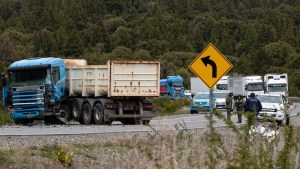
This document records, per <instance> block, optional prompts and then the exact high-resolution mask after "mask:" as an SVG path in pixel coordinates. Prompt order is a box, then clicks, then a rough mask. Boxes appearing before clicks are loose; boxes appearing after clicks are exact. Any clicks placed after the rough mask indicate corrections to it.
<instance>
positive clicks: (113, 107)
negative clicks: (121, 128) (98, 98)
mask: <svg viewBox="0 0 300 169" xmlns="http://www.w3.org/2000/svg"><path fill="white" fill-rule="evenodd" d="M105 108H106V109H113V110H116V109H117V108H118V105H117V104H115V103H106V104H105Z"/></svg>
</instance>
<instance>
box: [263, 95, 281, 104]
mask: <svg viewBox="0 0 300 169" xmlns="http://www.w3.org/2000/svg"><path fill="white" fill-rule="evenodd" d="M258 99H259V100H260V102H262V103H279V104H281V103H282V97H281V96H259V97H258Z"/></svg>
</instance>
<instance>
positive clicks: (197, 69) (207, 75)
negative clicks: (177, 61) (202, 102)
mask: <svg viewBox="0 0 300 169" xmlns="http://www.w3.org/2000/svg"><path fill="white" fill-rule="evenodd" d="M232 67H233V65H232V64H231V63H230V62H229V61H228V60H227V59H226V58H225V57H224V56H223V55H222V53H221V52H220V51H219V50H218V49H217V48H216V47H215V46H214V45H213V44H212V43H210V44H208V46H207V47H206V48H205V49H204V50H203V51H202V52H201V53H200V54H199V55H198V56H197V57H196V59H195V60H194V61H193V62H192V63H191V64H190V65H189V68H190V69H191V70H192V72H194V74H195V75H196V76H198V77H199V78H200V79H201V80H202V81H203V82H204V83H205V84H206V85H207V87H208V88H210V89H209V94H210V103H209V107H210V114H212V110H213V105H212V100H213V94H212V92H213V87H214V85H215V84H216V83H217V82H218V81H219V80H220V79H221V78H222V77H223V76H224V75H225V74H226V73H227V72H228V71H229V70H230V69H231V68H232Z"/></svg>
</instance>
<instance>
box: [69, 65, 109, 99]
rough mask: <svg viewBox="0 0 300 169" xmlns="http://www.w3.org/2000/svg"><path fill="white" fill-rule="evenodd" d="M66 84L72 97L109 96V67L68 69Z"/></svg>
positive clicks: (90, 66) (74, 67)
mask: <svg viewBox="0 0 300 169" xmlns="http://www.w3.org/2000/svg"><path fill="white" fill-rule="evenodd" d="M66 72H67V75H66V84H67V90H69V95H70V96H94V97H99V96H107V95H108V82H109V69H108V66H107V65H88V66H71V67H67V71H66Z"/></svg>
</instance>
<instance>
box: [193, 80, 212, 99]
mask: <svg viewBox="0 0 300 169" xmlns="http://www.w3.org/2000/svg"><path fill="white" fill-rule="evenodd" d="M190 80H191V81H190V82H191V93H192V95H195V94H196V93H198V92H209V88H208V87H207V85H206V84H205V83H204V82H203V81H202V80H201V79H200V78H198V77H191V79H190Z"/></svg>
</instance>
